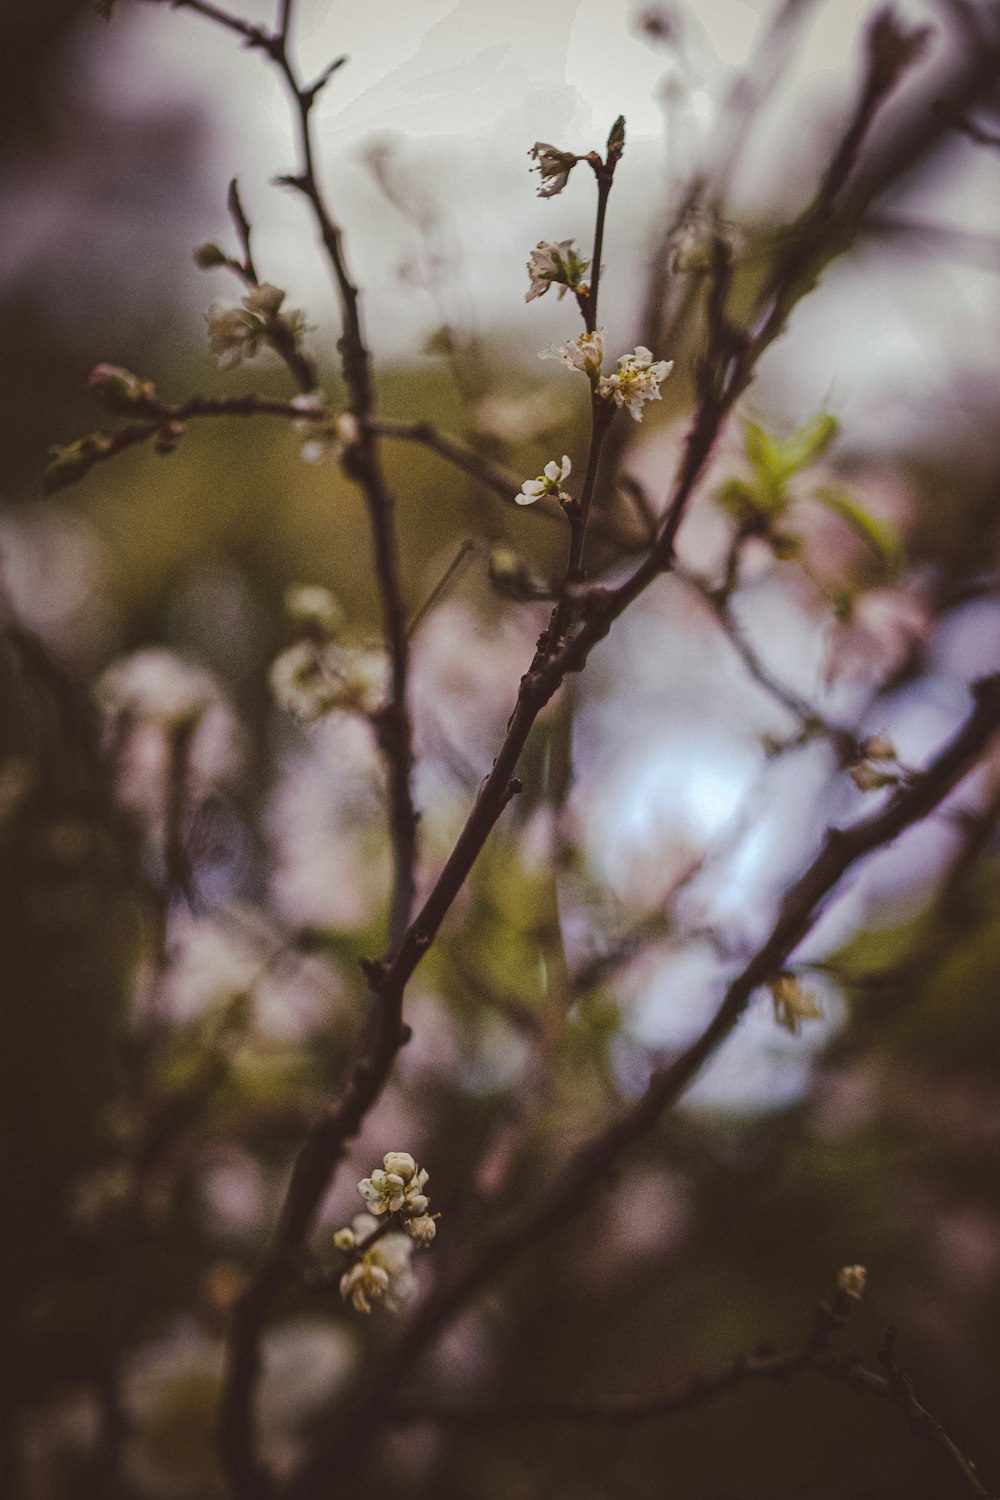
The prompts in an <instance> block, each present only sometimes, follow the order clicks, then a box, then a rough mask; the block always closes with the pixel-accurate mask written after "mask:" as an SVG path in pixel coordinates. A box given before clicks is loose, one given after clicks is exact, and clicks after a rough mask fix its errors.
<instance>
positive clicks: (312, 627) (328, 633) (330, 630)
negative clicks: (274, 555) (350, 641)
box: [285, 583, 344, 640]
mask: <svg viewBox="0 0 1000 1500" xmlns="http://www.w3.org/2000/svg"><path fill="white" fill-rule="evenodd" d="M285 613H286V614H287V615H288V617H289V619H291V620H293V621H294V622H295V624H296V625H301V626H302V627H303V628H304V629H306V630H308V631H309V632H310V633H311V634H312V635H316V636H320V637H321V638H322V639H325V640H332V639H333V637H334V636H335V635H336V634H337V632H338V631H339V630H340V627H341V626H342V625H343V623H344V611H343V610H342V609H341V607H340V603H339V601H338V600H337V597H336V595H335V594H333V593H332V592H331V590H330V589H328V588H324V587H323V585H322V584H318V583H293V584H290V585H289V587H288V588H287V589H286V590H285Z"/></svg>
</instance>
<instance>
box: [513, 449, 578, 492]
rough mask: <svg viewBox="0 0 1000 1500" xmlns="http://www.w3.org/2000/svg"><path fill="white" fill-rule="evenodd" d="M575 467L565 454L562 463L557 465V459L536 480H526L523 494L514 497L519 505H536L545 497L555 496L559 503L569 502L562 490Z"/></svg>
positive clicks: (546, 466)
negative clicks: (563, 483)
mask: <svg viewBox="0 0 1000 1500" xmlns="http://www.w3.org/2000/svg"><path fill="white" fill-rule="evenodd" d="M572 467H573V465H572V464H571V463H570V461H569V456H568V455H567V454H565V453H564V454H563V456H562V463H561V464H558V463H556V461H555V459H552V460H551V462H549V463H547V464H546V465H545V468H544V469H543V470H542V472H541V474H539V475H538V476H537V477H536V478H535V479H526V480H525V481H524V483H523V484H522V486H521V493H520V494H519V495H515V496H514V501H515V503H516V504H517V505H534V503H535V501H536V500H540V499H541V498H542V496H543V495H555V497H556V499H557V500H559V501H564V500H568V499H569V496H568V495H567V494H566V492H565V491H564V490H563V488H562V482H563V480H564V479H566V478H568V476H569V473H570V470H571V469H572Z"/></svg>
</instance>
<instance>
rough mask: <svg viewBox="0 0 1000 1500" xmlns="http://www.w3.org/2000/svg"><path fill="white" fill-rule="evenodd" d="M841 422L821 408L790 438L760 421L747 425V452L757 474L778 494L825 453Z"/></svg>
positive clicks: (782, 492) (781, 493)
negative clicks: (770, 431)
mask: <svg viewBox="0 0 1000 1500" xmlns="http://www.w3.org/2000/svg"><path fill="white" fill-rule="evenodd" d="M839 431H840V425H839V423H838V422H837V419H836V417H833V416H831V415H830V413H829V412H821V413H820V414H819V416H818V417H813V419H812V421H810V422H806V423H805V425H804V426H802V427H797V428H796V429H795V431H794V432H793V433H792V435H791V437H789V438H784V439H782V438H776V437H771V436H770V435H769V434H768V433H766V432H765V431H764V429H763V428H762V427H758V425H757V424H756V422H747V424H746V427H745V441H746V455H747V458H748V459H749V461H750V464H751V466H752V468H753V470H754V473H755V474H756V475H757V477H758V478H759V479H760V480H761V481H762V482H763V484H764V485H765V486H766V487H767V488H768V489H770V490H771V491H772V492H773V493H774V494H776V495H783V494H784V488H785V485H786V484H787V483H788V481H789V479H793V478H794V477H795V475H796V474H801V473H802V471H803V470H804V469H808V468H811V467H812V465H813V464H814V463H817V462H818V460H819V459H821V458H822V457H823V454H824V453H825V452H826V450H827V449H828V448H829V446H830V444H831V443H832V442H833V440H834V438H835V437H836V436H837V433H838V432H839Z"/></svg>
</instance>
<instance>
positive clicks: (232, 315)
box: [206, 281, 311, 394]
mask: <svg viewBox="0 0 1000 1500" xmlns="http://www.w3.org/2000/svg"><path fill="white" fill-rule="evenodd" d="M284 300H285V293H284V292H283V291H282V290H281V288H280V287H277V286H272V285H271V284H270V282H267V281H265V282H261V284H260V285H259V286H255V287H251V289H250V291H249V292H248V293H247V294H246V296H245V297H244V298H243V300H242V305H241V306H240V307H232V306H228V307H227V306H226V305H225V304H223V303H221V302H213V303H212V305H211V307H210V308H209V309H208V313H207V314H206V318H207V322H208V342H209V344H210V345H211V348H212V353H213V354H214V355H215V357H216V359H217V360H218V362H219V365H220V368H222V369H223V370H228V369H232V368H233V366H234V365H238V364H239V363H240V361H241V360H243V359H252V358H253V356H254V355H255V354H256V353H257V352H258V350H259V349H260V346H261V344H262V343H266V342H267V341H268V337H269V335H271V334H272V333H273V332H274V331H275V328H276V325H278V324H280V327H281V330H282V331H283V332H284V334H285V335H286V336H288V337H290V338H291V339H293V340H297V339H298V338H300V337H301V335H302V334H303V333H305V332H306V329H307V324H306V321H305V316H304V314H303V313H301V312H298V311H293V312H282V311H281V305H282V303H283V302H284ZM310 394H311V393H310Z"/></svg>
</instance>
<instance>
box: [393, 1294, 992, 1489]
mask: <svg viewBox="0 0 1000 1500" xmlns="http://www.w3.org/2000/svg"><path fill="white" fill-rule="evenodd" d="M849 1311H850V1307H849V1305H848V1298H847V1296H846V1294H845V1293H844V1292H842V1291H838V1292H837V1294H836V1296H835V1297H834V1298H833V1300H832V1302H831V1303H830V1304H827V1303H823V1304H821V1305H820V1307H819V1309H818V1312H817V1315H816V1319H815V1321H814V1323H813V1327H812V1329H811V1330H810V1332H809V1334H808V1335H807V1337H806V1338H805V1339H803V1340H802V1341H801V1343H799V1344H795V1345H793V1346H792V1347H791V1348H789V1349H784V1350H775V1349H773V1348H772V1347H771V1346H769V1345H761V1346H758V1347H757V1348H755V1349H753V1350H751V1351H750V1352H749V1353H746V1354H738V1355H737V1356H736V1358H735V1359H733V1360H732V1361H731V1362H730V1363H729V1364H728V1365H725V1366H723V1368H722V1369H719V1370H711V1371H700V1372H698V1373H697V1374H694V1375H690V1376H689V1377H688V1378H687V1379H686V1380H684V1381H682V1382H681V1383H680V1384H679V1385H676V1386H675V1387H674V1388H673V1389H672V1390H669V1391H667V1392H665V1393H662V1394H659V1395H652V1396H645V1395H620V1396H618V1395H613V1396H584V1397H578V1398H572V1397H570V1398H564V1399H559V1398H552V1397H545V1396H522V1397H519V1398H517V1399H515V1400H513V1401H511V1400H502V1399H501V1400H497V1401H482V1402H464V1403H463V1404H462V1405H460V1406H459V1405H455V1406H426V1405H421V1404H418V1403H407V1402H405V1401H404V1402H403V1403H401V1404H400V1406H399V1407H398V1408H397V1410H396V1412H395V1413H394V1417H393V1420H395V1421H396V1422H399V1423H401V1424H410V1423H414V1422H426V1423H431V1424H433V1425H445V1426H449V1427H481V1426H489V1427H492V1426H500V1425H506V1424H508V1423H511V1424H512V1423H532V1424H534V1423H539V1422H541V1423H545V1424H551V1423H559V1424H561V1423H568V1424H577V1423H580V1424H590V1423H599V1424H602V1425H603V1424H607V1425H609V1426H616V1427H618V1426H620V1427H628V1426H632V1425H634V1424H638V1423H643V1422H656V1421H662V1420H663V1419H664V1418H666V1417H670V1416H673V1415H674V1414H675V1413H677V1412H681V1411H691V1410H693V1409H695V1408H697V1407H700V1406H704V1405H706V1404H707V1403H708V1402H710V1401H713V1400H714V1399H715V1398H716V1397H718V1396H722V1395H725V1394H726V1393H727V1392H729V1391H734V1390H740V1389H742V1388H743V1387H744V1386H747V1385H760V1384H775V1385H786V1384H787V1383H788V1381H789V1380H792V1379H794V1378H795V1377H796V1376H798V1375H806V1374H814V1375H821V1376H824V1377H825V1378H826V1379H828V1380H832V1381H834V1382H836V1383H837V1384H838V1385H846V1386H849V1387H850V1389H851V1390H853V1391H857V1392H859V1393H861V1394H863V1395H872V1396H878V1397H880V1398H881V1399H882V1400H884V1401H888V1402H890V1403H892V1404H893V1405H895V1406H898V1407H899V1408H900V1410H901V1411H902V1412H903V1415H904V1416H905V1417H906V1420H907V1422H908V1423H909V1425H910V1429H911V1431H912V1432H913V1435H914V1437H917V1438H920V1439H921V1440H923V1441H924V1442H927V1443H930V1444H931V1446H932V1447H935V1448H937V1449H939V1450H940V1452H941V1453H942V1454H943V1455H944V1456H945V1457H946V1458H947V1459H948V1461H949V1462H950V1463H951V1465H952V1467H953V1468H954V1469H955V1471H956V1472H957V1473H958V1475H959V1476H960V1477H961V1479H962V1480H963V1482H964V1484H965V1487H966V1490H967V1491H968V1493H969V1494H972V1495H976V1496H979V1497H980V1500H992V1497H991V1492H990V1491H989V1490H988V1489H987V1488H986V1486H985V1485H984V1484H983V1482H982V1480H981V1479H980V1478H979V1475H978V1474H977V1472H976V1466H975V1464H974V1463H973V1462H972V1460H971V1459H969V1458H967V1457H966V1456H965V1454H964V1453H963V1452H962V1450H961V1449H960V1448H959V1446H958V1444H957V1443H956V1442H955V1441H954V1439H953V1438H952V1437H950V1436H949V1434H948V1432H947V1431H946V1429H945V1428H944V1426H943V1425H942V1424H941V1422H939V1421H938V1419H937V1418H936V1417H934V1416H932V1415H931V1413H930V1412H929V1411H928V1410H927V1408H926V1407H925V1406H923V1405H921V1403H920V1402H919V1401H918V1400H917V1398H916V1396H915V1394H914V1390H913V1382H912V1381H911V1380H910V1378H909V1377H908V1376H906V1375H905V1374H904V1373H903V1372H902V1370H900V1369H899V1366H898V1365H897V1364H896V1362H895V1357H894V1354H893V1348H894V1340H895V1330H893V1329H890V1330H889V1332H888V1334H887V1335H886V1342H885V1345H884V1346H883V1348H882V1350H881V1351H880V1352H879V1354H878V1356H877V1357H878V1360H879V1363H880V1364H881V1365H882V1366H883V1369H884V1371H885V1373H884V1374H880V1373H879V1372H878V1371H877V1370H873V1369H871V1368H870V1367H869V1366H868V1365H866V1364H864V1363H863V1362H862V1361H861V1360H859V1359H856V1358H853V1357H851V1356H845V1355H841V1354H837V1353H836V1352H835V1351H834V1350H833V1349H831V1347H830V1339H831V1336H832V1335H833V1334H834V1333H835V1332H837V1331H838V1330H839V1329H840V1328H842V1327H843V1326H844V1324H845V1322H846V1320H847V1314H848V1313H849Z"/></svg>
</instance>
